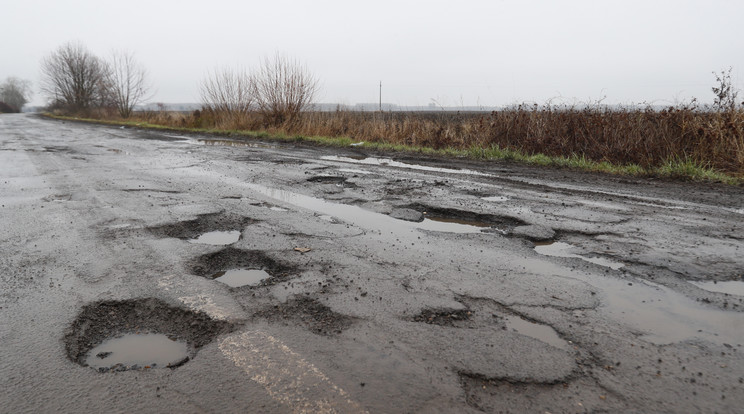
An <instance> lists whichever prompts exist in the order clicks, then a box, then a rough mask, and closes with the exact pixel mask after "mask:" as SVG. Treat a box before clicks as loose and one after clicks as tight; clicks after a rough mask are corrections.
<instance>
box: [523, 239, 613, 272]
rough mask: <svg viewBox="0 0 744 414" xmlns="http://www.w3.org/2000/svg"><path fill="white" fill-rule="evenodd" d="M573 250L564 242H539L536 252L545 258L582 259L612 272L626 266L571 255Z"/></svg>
mask: <svg viewBox="0 0 744 414" xmlns="http://www.w3.org/2000/svg"><path fill="white" fill-rule="evenodd" d="M573 249H575V246H572V245H570V244H568V243H564V242H538V243H536V245H535V251H536V252H537V253H539V254H542V255H545V256H553V257H567V258H576V259H581V260H584V261H587V262H589V263H594V264H596V265H600V266H604V267H609V268H610V269H612V270H618V269H620V268H621V267H623V266H625V265H624V264H623V263H620V262H615V261H612V260H609V259H606V258H604V257H599V256H593V257H586V256H581V255H578V254H574V253H571V251H572V250H573Z"/></svg>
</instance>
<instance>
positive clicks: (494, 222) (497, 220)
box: [402, 203, 525, 233]
mask: <svg viewBox="0 0 744 414" xmlns="http://www.w3.org/2000/svg"><path fill="white" fill-rule="evenodd" d="M402 208H403V209H407V210H411V211H416V212H420V213H421V217H422V218H423V220H424V221H425V222H426V221H431V222H434V223H446V224H450V225H460V226H467V227H473V228H481V229H492V230H495V231H499V232H502V233H507V232H508V231H511V230H512V229H514V228H515V227H517V226H522V225H524V224H525V222H524V221H522V220H520V219H518V218H516V217H509V216H501V215H495V214H485V213H476V212H473V211H467V210H458V209H454V208H445V207H435V206H429V205H425V204H418V203H415V204H409V205H407V206H403V207H402ZM413 221H416V220H413Z"/></svg>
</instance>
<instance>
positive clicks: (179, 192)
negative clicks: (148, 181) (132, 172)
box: [121, 188, 181, 194]
mask: <svg viewBox="0 0 744 414" xmlns="http://www.w3.org/2000/svg"><path fill="white" fill-rule="evenodd" d="M121 191H124V192H127V193H135V192H139V191H144V192H148V193H166V194H181V191H176V190H161V189H157V188H124V189H122V190H121Z"/></svg>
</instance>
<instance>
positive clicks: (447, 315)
mask: <svg viewBox="0 0 744 414" xmlns="http://www.w3.org/2000/svg"><path fill="white" fill-rule="evenodd" d="M471 316H473V312H472V311H471V310H469V309H457V310H455V309H424V310H423V311H421V313H419V314H418V315H416V316H414V317H413V321H414V322H424V323H427V324H430V325H440V326H454V325H455V324H456V322H459V321H466V320H468V319H470V317H471Z"/></svg>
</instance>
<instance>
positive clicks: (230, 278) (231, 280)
mask: <svg viewBox="0 0 744 414" xmlns="http://www.w3.org/2000/svg"><path fill="white" fill-rule="evenodd" d="M213 277H214V280H216V281H218V282H221V283H224V284H226V285H228V286H230V287H241V286H248V285H251V286H254V285H258V284H260V283H261V282H263V281H264V280H266V279H268V278H270V277H271V275H270V274H269V273H268V272H266V271H265V270H263V269H230V270H226V271H224V272H217V273H215V274H214V275H213Z"/></svg>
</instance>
